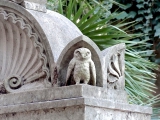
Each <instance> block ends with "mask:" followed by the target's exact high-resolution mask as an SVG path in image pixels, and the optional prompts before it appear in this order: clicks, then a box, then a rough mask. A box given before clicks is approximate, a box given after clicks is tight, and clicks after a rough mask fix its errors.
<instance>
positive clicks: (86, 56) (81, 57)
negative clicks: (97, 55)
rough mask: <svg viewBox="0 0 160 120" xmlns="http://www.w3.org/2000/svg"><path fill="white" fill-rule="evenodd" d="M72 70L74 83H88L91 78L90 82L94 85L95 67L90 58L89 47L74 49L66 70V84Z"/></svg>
mask: <svg viewBox="0 0 160 120" xmlns="http://www.w3.org/2000/svg"><path fill="white" fill-rule="evenodd" d="M72 71H73V78H74V81H75V82H76V85H77V84H80V83H81V82H82V83H84V84H88V83H89V81H90V80H92V84H93V85H94V86H96V69H95V65H94V62H93V61H92V59H91V51H90V50H89V49H87V48H79V49H76V50H75V51H74V57H73V59H72V60H71V61H70V63H69V66H68V70H67V77H66V84H67V82H68V80H69V78H70V76H71V74H72Z"/></svg>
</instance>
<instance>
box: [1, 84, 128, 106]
mask: <svg viewBox="0 0 160 120" xmlns="http://www.w3.org/2000/svg"><path fill="white" fill-rule="evenodd" d="M26 96H27V97H26ZM80 97H89V98H99V99H108V100H110V101H114V102H120V103H127V94H126V92H124V91H113V90H112V91H107V90H106V89H104V88H101V87H95V86H90V85H72V86H65V87H54V88H49V89H42V90H35V91H27V92H22V93H11V94H4V95H1V97H0V106H6V105H16V104H26V103H34V102H45V101H52V100H61V99H69V98H80Z"/></svg>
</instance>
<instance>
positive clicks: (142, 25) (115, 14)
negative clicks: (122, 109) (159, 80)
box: [48, 0, 160, 120]
mask: <svg viewBox="0 0 160 120" xmlns="http://www.w3.org/2000/svg"><path fill="white" fill-rule="evenodd" d="M120 3H121V4H120ZM123 4H125V5H123ZM158 5H160V3H159V2H158V1H150V0H145V1H144V0H134V1H128V0H116V1H112V0H109V1H108V0H101V1H98V0H97V1H96V0H48V8H49V9H51V10H54V11H57V12H59V13H60V14H63V15H64V16H66V17H67V18H68V19H70V20H71V21H72V22H73V23H75V24H76V25H77V27H78V28H79V29H80V30H81V31H82V33H83V34H84V35H86V36H88V37H90V38H91V39H92V40H93V41H94V42H95V43H96V44H97V45H98V46H99V48H100V49H101V50H103V49H105V48H107V47H109V46H112V45H114V44H118V43H122V42H123V43H126V46H127V49H126V55H125V64H126V72H125V75H126V87H125V90H126V91H127V93H128V94H129V102H130V103H134V104H139V105H147V106H153V107H154V114H153V116H152V119H155V120H158V116H159V113H160V109H159V108H158V107H156V106H157V105H158V104H160V102H159V101H160V97H159V96H154V95H153V93H154V92H155V89H156V85H155V81H156V74H155V73H154V70H155V69H156V68H158V65H157V64H155V63H154V62H151V61H150V60H152V61H155V62H157V63H158V62H159V61H160V60H159V59H158V58H156V57H155V55H154V50H153V48H156V49H159V46H160V45H159V43H158V40H159V37H160V28H159V26H160V23H158V22H157V21H159V19H160V16H159V17H158V15H157V14H158V12H159V11H160V9H159V6H158ZM153 18H154V20H153ZM155 43H156V44H155ZM153 45H154V46H156V47H154V46H153Z"/></svg>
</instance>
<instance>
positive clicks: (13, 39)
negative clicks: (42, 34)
mask: <svg viewBox="0 0 160 120" xmlns="http://www.w3.org/2000/svg"><path fill="white" fill-rule="evenodd" d="M0 30H1V32H0V36H1V39H0V80H1V81H2V82H1V83H3V82H4V86H5V88H6V90H7V92H16V90H18V89H19V88H20V87H23V85H26V84H31V83H33V82H38V80H41V78H44V79H45V80H44V81H45V82H48V79H49V77H50V73H49V68H48V66H47V64H48V60H47V57H46V55H45V50H44V48H43V45H42V44H41V43H40V40H39V37H38V35H37V34H36V33H34V32H33V29H32V27H31V26H30V25H29V24H27V23H26V21H25V20H23V19H22V18H21V17H20V16H17V15H16V14H14V13H10V12H8V11H5V10H4V9H3V8H0ZM43 84H44V83H43ZM34 87H35V88H36V85H35V86H34ZM25 89H31V88H30V87H27V88H25Z"/></svg>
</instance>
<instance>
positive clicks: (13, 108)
mask: <svg viewBox="0 0 160 120" xmlns="http://www.w3.org/2000/svg"><path fill="white" fill-rule="evenodd" d="M74 87H75V89H74V92H76V88H77V87H78V86H74ZM86 87H87V86H85V87H84V88H86ZM92 87H93V86H92ZM62 88H65V90H66V91H68V92H69V93H70V92H71V93H73V92H72V91H71V90H69V89H70V87H62ZM59 89H61V88H59ZM77 90H78V89H77ZM88 90H90V89H86V90H84V93H86V91H88ZM44 91H45V90H44ZM47 91H48V92H49V90H47ZM47 91H46V92H47ZM78 91H79V90H78ZM82 91H83V90H82ZM82 91H81V92H82ZM33 92H35V91H33ZM92 92H95V91H92ZM100 92H101V90H99V91H98V93H100ZM52 93H54V92H52ZM63 93H64V94H65V92H64V91H63ZM16 94H18V95H19V96H21V95H22V97H23V94H24V93H15V94H14V95H15V98H16V97H17V96H16ZM30 94H31V96H32V98H31V99H32V100H34V99H35V98H37V101H32V102H31V101H28V103H25V104H24V103H22V102H20V101H21V100H22V98H20V99H19V103H18V102H17V103H16V99H14V97H13V96H12V101H15V103H14V104H13V103H12V104H8V105H0V118H1V120H5V119H7V120H17V119H20V118H23V120H27V119H31V120H36V119H38V120H46V119H47V120H52V118H55V119H56V120H68V119H69V120H132V119H133V120H150V114H151V113H152V109H151V108H149V107H142V106H137V105H129V104H127V103H120V102H113V101H111V100H107V99H102V98H101V97H99V96H97V97H96V96H95V97H92V96H90V95H89V94H86V95H84V96H81V97H80V96H76V97H75V96H71V94H69V95H68V97H67V96H65V97H66V98H62V97H61V99H55V98H56V97H54V99H55V100H53V99H52V100H51V99H50V100H44V101H43V100H42V99H41V100H40V99H39V100H40V101H41V102H40V101H38V96H36V95H35V94H32V92H30ZM38 94H39V93H38ZM38 94H37V95H38ZM45 94H47V93H43V92H42V91H41V95H42V96H45ZM97 95H98V94H97ZM2 96H3V95H2ZM28 96H29V95H28ZM54 96H59V94H54ZM69 96H70V97H69ZM46 97H47V95H46ZM48 97H49V96H48ZM44 98H45V97H43V99H44ZM26 101H27V100H26ZM80 116H81V117H80ZM68 117H69V118H68ZM118 118H119V119H118ZM131 118H132V119H131Z"/></svg>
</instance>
